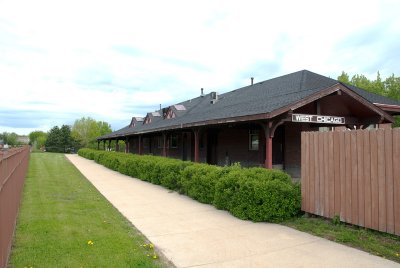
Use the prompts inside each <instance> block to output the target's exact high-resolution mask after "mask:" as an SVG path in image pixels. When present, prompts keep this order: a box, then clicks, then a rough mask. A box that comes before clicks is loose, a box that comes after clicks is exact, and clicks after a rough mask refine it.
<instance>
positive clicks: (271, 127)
mask: <svg viewBox="0 0 400 268" xmlns="http://www.w3.org/2000/svg"><path fill="white" fill-rule="evenodd" d="M282 122H283V121H282ZM279 124H282V123H281V122H279ZM261 126H262V128H263V130H264V136H265V162H264V167H265V168H268V169H272V139H273V138H274V132H275V129H276V127H277V124H273V121H269V122H267V123H261Z"/></svg>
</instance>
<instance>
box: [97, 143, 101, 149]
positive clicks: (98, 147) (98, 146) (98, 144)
mask: <svg viewBox="0 0 400 268" xmlns="http://www.w3.org/2000/svg"><path fill="white" fill-rule="evenodd" d="M97 150H100V141H97Z"/></svg>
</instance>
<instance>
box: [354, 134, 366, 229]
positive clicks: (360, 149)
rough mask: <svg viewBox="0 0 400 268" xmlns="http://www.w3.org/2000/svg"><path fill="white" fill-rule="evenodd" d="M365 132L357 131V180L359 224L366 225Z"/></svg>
mask: <svg viewBox="0 0 400 268" xmlns="http://www.w3.org/2000/svg"><path fill="white" fill-rule="evenodd" d="M363 132H364V131H362V130H358V131H357V132H356V138H357V167H358V168H357V182H358V187H357V189H358V225H360V226H364V225H365V224H364V220H365V215H364V214H365V213H364V197H365V193H364V190H365V187H364V142H363Z"/></svg>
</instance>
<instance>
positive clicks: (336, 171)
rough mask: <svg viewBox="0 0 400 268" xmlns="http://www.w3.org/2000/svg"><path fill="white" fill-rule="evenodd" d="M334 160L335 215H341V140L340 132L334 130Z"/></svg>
mask: <svg viewBox="0 0 400 268" xmlns="http://www.w3.org/2000/svg"><path fill="white" fill-rule="evenodd" d="M333 162H334V167H333V171H334V209H333V210H334V215H335V216H336V215H338V216H339V215H340V188H341V185H340V142H339V132H338V131H334V132H333Z"/></svg>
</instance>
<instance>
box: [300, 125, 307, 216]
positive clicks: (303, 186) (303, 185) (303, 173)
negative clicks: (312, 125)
mask: <svg viewBox="0 0 400 268" xmlns="http://www.w3.org/2000/svg"><path fill="white" fill-rule="evenodd" d="M300 135H301V160H300V161H301V193H302V194H301V210H303V211H307V204H306V203H307V202H306V197H307V196H309V195H308V194H307V193H306V189H307V187H306V185H307V180H308V176H306V174H307V172H306V171H307V166H308V164H307V160H306V150H308V146H307V145H308V144H307V137H308V135H307V132H301V134H300Z"/></svg>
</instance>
